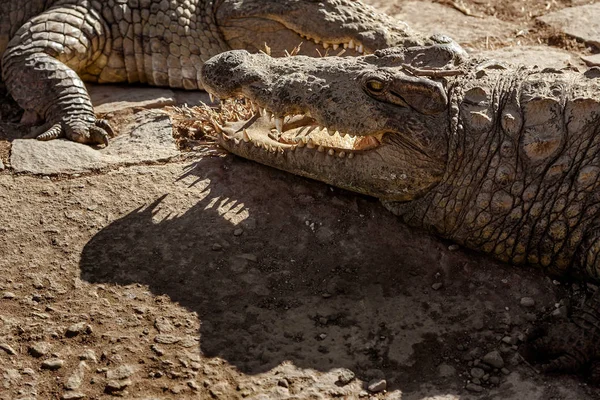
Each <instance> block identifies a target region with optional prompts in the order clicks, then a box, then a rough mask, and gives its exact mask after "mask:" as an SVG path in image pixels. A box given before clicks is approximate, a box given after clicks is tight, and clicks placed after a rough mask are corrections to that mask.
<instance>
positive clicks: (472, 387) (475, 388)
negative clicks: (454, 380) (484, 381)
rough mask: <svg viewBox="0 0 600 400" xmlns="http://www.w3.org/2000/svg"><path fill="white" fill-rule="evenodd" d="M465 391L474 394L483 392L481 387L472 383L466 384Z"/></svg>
mask: <svg viewBox="0 0 600 400" xmlns="http://www.w3.org/2000/svg"><path fill="white" fill-rule="evenodd" d="M466 389H467V390H468V391H469V392H476V393H480V392H483V388H482V387H481V386H479V385H476V384H474V383H468V384H467V386H466Z"/></svg>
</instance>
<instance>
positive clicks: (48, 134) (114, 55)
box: [0, 0, 462, 143]
mask: <svg viewBox="0 0 600 400" xmlns="http://www.w3.org/2000/svg"><path fill="white" fill-rule="evenodd" d="M439 41H449V39H447V38H445V37H442V36H434V37H431V38H428V37H424V36H420V35H417V34H416V33H414V32H412V31H410V30H409V29H408V28H407V27H406V26H405V25H404V24H402V23H400V22H398V21H395V20H394V19H392V18H391V17H389V16H387V15H385V14H383V13H379V12H377V11H376V10H375V9H374V8H372V7H370V6H367V5H365V4H363V3H361V2H360V1H355V0H327V1H309V0H270V1H265V0H214V1H213V0H210V1H209V0H185V1H184V0H162V1H161V0H107V1H102V2H101V1H96V0H45V1H43V0H3V1H2V2H0V54H1V55H2V79H3V81H4V83H5V84H6V87H7V89H8V92H9V93H10V94H11V95H12V96H13V98H14V99H15V100H16V101H17V103H18V104H19V105H20V106H21V107H22V108H23V109H24V110H25V115H24V118H23V122H25V123H28V124H41V125H40V127H39V128H38V129H37V130H36V132H35V133H34V136H37V137H38V139H43V140H48V139H53V138H56V137H59V136H66V137H67V138H69V139H71V140H75V141H78V142H83V143H107V142H108V136H109V134H110V126H109V125H108V124H107V123H106V122H105V121H97V120H96V117H95V115H94V110H93V107H92V104H91V101H90V98H89V95H88V93H87V91H86V88H85V86H84V84H83V81H89V82H98V83H118V82H129V83H134V82H140V83H147V84H150V85H154V86H168V87H172V88H182V89H190V90H191V89H202V87H201V86H200V85H199V79H198V74H199V72H200V69H201V67H202V64H203V63H204V61H205V60H207V59H208V58H210V57H211V56H214V55H215V54H218V53H220V52H222V51H226V50H230V49H247V50H252V51H258V50H261V49H265V46H266V45H267V46H269V48H270V50H271V53H272V54H273V55H284V54H285V52H286V51H290V52H293V49H294V48H296V47H297V46H298V45H300V44H301V45H300V48H299V50H297V51H299V52H300V53H304V54H309V55H311V56H317V55H319V54H321V55H325V54H326V53H327V52H328V51H334V52H335V54H337V53H339V52H341V51H345V52H346V54H350V55H359V54H361V53H363V52H372V51H374V50H376V49H379V48H385V47H389V46H393V45H398V46H407V45H414V44H426V43H435V42H439ZM456 49H457V51H460V52H462V50H460V48H459V47H458V46H456Z"/></svg>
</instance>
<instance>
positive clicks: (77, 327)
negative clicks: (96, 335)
mask: <svg viewBox="0 0 600 400" xmlns="http://www.w3.org/2000/svg"><path fill="white" fill-rule="evenodd" d="M81 333H87V334H90V333H92V327H91V326H89V325H88V324H87V323H86V322H78V323H76V324H73V325H71V326H69V327H68V328H67V331H66V332H65V336H66V337H69V338H71V337H75V336H77V335H79V334H81Z"/></svg>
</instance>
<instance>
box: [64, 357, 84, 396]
mask: <svg viewBox="0 0 600 400" xmlns="http://www.w3.org/2000/svg"><path fill="white" fill-rule="evenodd" d="M86 370H87V364H86V363H85V361H81V362H80V363H79V365H78V366H77V369H76V370H75V371H74V372H73V373H72V374H71V376H69V378H68V379H67V382H65V389H67V390H75V389H79V387H80V386H81V384H82V383H83V377H84V376H85V371H86Z"/></svg>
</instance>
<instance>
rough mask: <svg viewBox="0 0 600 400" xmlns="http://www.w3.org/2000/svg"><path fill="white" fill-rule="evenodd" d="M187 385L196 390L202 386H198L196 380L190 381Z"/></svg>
mask: <svg viewBox="0 0 600 400" xmlns="http://www.w3.org/2000/svg"><path fill="white" fill-rule="evenodd" d="M187 385H188V386H189V387H190V388H191V389H192V390H194V391H196V392H197V391H198V390H200V386H198V384H197V383H196V381H188V382H187Z"/></svg>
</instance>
